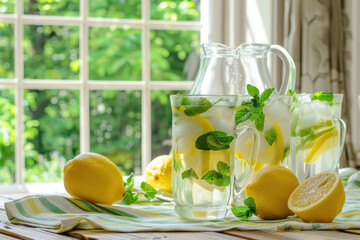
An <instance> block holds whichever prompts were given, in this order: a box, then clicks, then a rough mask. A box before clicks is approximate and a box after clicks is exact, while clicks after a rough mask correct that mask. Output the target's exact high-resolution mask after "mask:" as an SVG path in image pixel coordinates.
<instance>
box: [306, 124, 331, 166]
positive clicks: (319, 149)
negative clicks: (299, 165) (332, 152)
mask: <svg viewBox="0 0 360 240" xmlns="http://www.w3.org/2000/svg"><path fill="white" fill-rule="evenodd" d="M337 141H338V130H337V129H334V130H332V131H330V132H327V133H325V134H323V135H321V136H320V137H319V138H318V139H317V140H316V141H315V143H314V145H313V146H312V148H311V149H310V151H309V154H308V155H307V156H306V158H305V160H304V162H305V163H314V162H316V160H317V159H318V158H319V157H320V156H321V155H322V154H323V153H324V152H326V151H327V150H328V149H331V148H334V147H336V144H337Z"/></svg>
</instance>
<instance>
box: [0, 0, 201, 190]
mask: <svg viewBox="0 0 360 240" xmlns="http://www.w3.org/2000/svg"><path fill="white" fill-rule="evenodd" d="M2 1H6V0H2ZM7 2H9V4H8V5H7V9H6V10H3V9H2V8H1V7H0V11H3V12H0V13H12V12H13V2H11V1H10V0H7ZM140 2H141V1H140V0H139V1H135V0H134V1H126V0H120V1H119V0H106V1H95V0H89V16H94V17H95V16H96V17H119V18H129V19H140V18H141V5H140ZM24 11H25V13H26V14H36V15H37V14H39V15H59V16H79V0H66V1H60V0H24ZM150 17H151V19H153V20H168V21H189V20H199V19H200V15H199V1H185V0H183V1H161V0H156V1H155V0H152V1H151V10H150ZM13 28H14V26H13V25H12V24H4V23H0V53H1V57H0V78H13V77H14V59H13V51H14V47H13V39H14V30H13ZM150 44H151V46H150V68H151V78H152V80H170V81H179V80H184V79H187V74H186V72H184V64H185V62H186V61H187V59H188V57H189V55H190V54H191V53H192V52H193V51H194V49H195V50H197V48H198V45H199V32H196V31H176V30H171V31H168V30H151V32H150ZM23 48H24V49H23V51H24V70H25V78H29V79H79V69H80V68H79V67H80V61H79V28H78V27H72V26H35V25H25V26H24V42H23ZM141 53H142V52H141V30H140V29H131V28H128V27H124V28H115V27H109V28H104V27H101V28H98V27H90V28H89V56H88V59H89V62H88V64H89V65H88V66H89V77H90V79H91V80H132V81H140V80H141V77H142V74H141V71H142V69H141V64H142V61H143V58H142V56H141ZM170 93H174V92H173V91H153V92H152V95H151V101H152V108H153V110H152V134H153V138H152V139H153V142H152V145H153V148H152V149H153V150H154V151H155V152H156V153H159V154H160V153H166V151H168V150H169V145H166V144H165V145H164V143H167V144H168V143H169V127H170V126H171V109H170V107H169V106H170V105H169V99H168V95H169V94H170ZM14 96H15V91H14V89H12V88H9V89H0V111H1V117H0V183H1V184H3V183H13V182H14V175H15V174H14V172H15V161H14V156H15V103H14ZM89 100H90V109H89V111H90V147H91V151H94V152H98V153H101V154H104V155H105V156H108V157H109V158H110V159H112V160H113V161H114V162H115V163H116V164H117V165H118V166H119V167H120V169H121V170H122V172H123V173H124V174H129V173H130V172H132V171H134V168H135V166H140V165H141V164H140V161H141V92H140V91H131V90H126V91H120V90H91V91H90V92H89ZM24 105H25V106H24V113H25V116H24V119H23V120H24V126H25V127H24V131H25V132H24V134H25V149H24V150H25V165H26V172H25V181H26V182H54V181H61V179H62V168H63V166H64V164H65V163H66V161H68V160H70V159H71V158H73V157H74V156H76V155H77V154H78V153H79V151H80V146H79V142H80V141H79V135H80V133H79V131H80V130H79V129H80V128H79V117H80V110H79V109H80V107H79V106H80V100H79V91H78V90H61V89H57V90H41V89H39V90H32V89H29V90H25V92H24ZM157 109H159V110H158V111H157Z"/></svg>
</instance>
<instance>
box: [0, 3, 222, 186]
mask: <svg viewBox="0 0 360 240" xmlns="http://www.w3.org/2000/svg"><path fill="white" fill-rule="evenodd" d="M210 2H211V1H210V0H202V1H201V9H204V10H206V9H209V5H210ZM88 10H89V4H88V0H80V13H79V17H63V16H38V15H28V14H24V11H23V0H16V1H15V10H14V14H0V22H4V23H10V24H13V25H14V79H0V87H1V88H14V89H15V106H16V115H15V118H16V129H15V131H16V141H15V184H24V181H25V153H24V123H23V116H24V104H23V99H24V90H25V89H71V90H79V92H80V106H79V107H80V152H82V153H83V152H88V151H90V140H89V139H90V123H89V122H90V115H89V91H90V90H106V89H111V90H114V89H116V90H140V91H141V93H142V100H141V106H142V107H141V114H142V120H141V129H142V131H141V132H142V136H141V139H142V140H141V146H142V147H141V149H142V154H141V156H142V159H141V167H142V171H143V172H144V169H145V166H146V164H147V163H148V162H149V161H150V160H151V98H150V96H151V91H152V90H189V89H190V88H191V86H192V84H193V81H151V76H150V58H149V52H150V38H149V34H150V30H154V29H155V30H195V31H200V36H201V40H200V41H201V42H207V41H208V36H209V33H208V31H210V30H209V29H208V28H204V21H207V20H208V17H209V16H208V14H207V13H205V14H203V13H201V20H200V21H191V22H190V21H189V22H186V21H177V22H169V21H161V20H151V19H150V0H142V9H141V15H142V18H141V19H115V18H92V17H89V16H88ZM212 17H214V15H212ZM215 17H216V16H215ZM25 24H32V25H58V26H78V27H79V54H80V55H79V57H80V62H81V64H80V72H79V80H52V79H25V78H24V56H23V46H22V42H23V39H24V25H25ZM94 26H96V27H110V26H116V27H119V28H121V27H123V26H128V27H130V28H135V29H140V30H141V46H142V48H141V49H142V50H141V51H142V79H141V81H120V80H119V81H99V80H96V81H95V80H89V67H88V64H83V63H87V62H88V49H89V48H88V46H89V43H88V37H89V33H88V32H89V31H88V30H89V27H94Z"/></svg>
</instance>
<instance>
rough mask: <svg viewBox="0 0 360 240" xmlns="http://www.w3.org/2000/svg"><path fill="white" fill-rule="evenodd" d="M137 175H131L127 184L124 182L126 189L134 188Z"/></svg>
mask: <svg viewBox="0 0 360 240" xmlns="http://www.w3.org/2000/svg"><path fill="white" fill-rule="evenodd" d="M134 177H135V175H134V173H131V174H130V175H129V177H128V178H127V179H126V182H124V187H125V188H131V189H132V188H134V184H135V179H134Z"/></svg>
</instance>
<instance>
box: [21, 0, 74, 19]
mask: <svg viewBox="0 0 360 240" xmlns="http://www.w3.org/2000/svg"><path fill="white" fill-rule="evenodd" d="M79 6H80V5H79V0H61V1H54V0H24V13H25V14H33V15H56V16H79Z"/></svg>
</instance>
